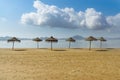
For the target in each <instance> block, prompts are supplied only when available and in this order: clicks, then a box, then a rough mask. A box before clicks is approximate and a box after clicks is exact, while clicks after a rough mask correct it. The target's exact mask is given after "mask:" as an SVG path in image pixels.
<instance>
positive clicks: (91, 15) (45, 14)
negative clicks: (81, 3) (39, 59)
mask: <svg viewBox="0 0 120 80" xmlns="http://www.w3.org/2000/svg"><path fill="white" fill-rule="evenodd" d="M33 6H34V8H36V9H37V11H36V12H30V13H25V14H23V15H22V16H21V22H22V23H23V24H29V25H36V26H40V27H46V26H48V27H62V28H81V27H85V28H88V29H95V30H101V29H106V28H108V27H110V25H111V24H112V21H115V20H116V18H118V17H119V19H120V14H119V15H116V18H115V17H114V18H113V17H112V16H111V17H107V19H106V17H105V16H104V15H103V14H102V13H101V12H97V11H96V10H95V9H94V8H88V9H86V11H85V12H82V11H79V12H76V11H75V10H74V9H73V8H64V9H61V8H58V7H57V6H54V5H47V4H44V3H43V2H41V1H39V0H36V1H34V4H33ZM114 19H115V20H114ZM119 21H120V20H119ZM115 23H116V24H112V25H117V24H118V23H119V22H117V21H115Z"/></svg>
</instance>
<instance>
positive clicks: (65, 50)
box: [53, 49, 67, 51]
mask: <svg viewBox="0 0 120 80" xmlns="http://www.w3.org/2000/svg"><path fill="white" fill-rule="evenodd" d="M53 51H67V50H65V49H54V50H53Z"/></svg>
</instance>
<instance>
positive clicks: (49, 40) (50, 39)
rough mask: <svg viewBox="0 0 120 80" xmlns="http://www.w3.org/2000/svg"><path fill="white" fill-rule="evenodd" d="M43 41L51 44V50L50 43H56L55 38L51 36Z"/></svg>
mask: <svg viewBox="0 0 120 80" xmlns="http://www.w3.org/2000/svg"><path fill="white" fill-rule="evenodd" d="M45 41H46V42H50V43H51V50H52V49H53V47H52V43H53V42H58V40H57V39H56V38H54V37H53V36H51V37H50V38H47V39H46V40H45Z"/></svg>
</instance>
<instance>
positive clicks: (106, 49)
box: [96, 49, 108, 51]
mask: <svg viewBox="0 0 120 80" xmlns="http://www.w3.org/2000/svg"><path fill="white" fill-rule="evenodd" d="M96 51H108V50H107V49H103V50H96Z"/></svg>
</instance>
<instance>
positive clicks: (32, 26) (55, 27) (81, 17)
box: [0, 0, 120, 38]
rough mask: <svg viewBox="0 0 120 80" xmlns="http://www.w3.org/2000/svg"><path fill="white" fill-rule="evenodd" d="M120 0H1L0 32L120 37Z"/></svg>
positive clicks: (8, 33)
mask: <svg viewBox="0 0 120 80" xmlns="http://www.w3.org/2000/svg"><path fill="white" fill-rule="evenodd" d="M119 34H120V0H0V36H2V37H4V36H16V37H26V38H33V37H49V36H55V37H59V38H62V37H71V36H74V35H80V36H83V37H87V36H95V37H101V36H103V37H120V35H119Z"/></svg>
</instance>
